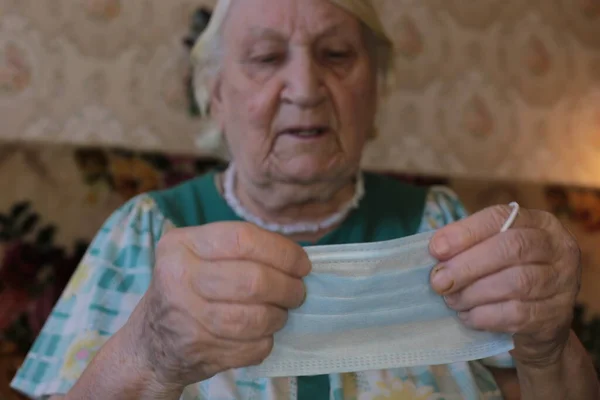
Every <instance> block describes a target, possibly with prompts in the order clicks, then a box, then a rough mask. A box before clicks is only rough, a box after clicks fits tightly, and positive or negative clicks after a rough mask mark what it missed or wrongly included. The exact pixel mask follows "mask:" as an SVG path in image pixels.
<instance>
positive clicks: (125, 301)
mask: <svg viewBox="0 0 600 400" xmlns="http://www.w3.org/2000/svg"><path fill="white" fill-rule="evenodd" d="M464 215H465V211H464V209H463V208H462V206H461V204H460V203H459V201H458V200H457V198H456V196H455V195H454V194H453V193H452V192H451V191H449V190H447V189H444V188H440V187H436V188H435V189H431V190H430V192H429V195H428V198H427V203H426V207H425V212H424V215H423V218H422V221H421V226H420V229H419V230H420V231H428V230H432V229H436V228H439V227H441V226H443V225H445V224H447V223H449V222H451V221H454V220H456V219H459V218H462V217H463V216H464ZM172 227H173V224H172V223H171V221H169V220H168V219H167V218H166V217H165V216H164V214H163V212H161V210H160V209H159V208H158V206H157V205H156V204H155V203H154V201H153V200H152V198H150V197H149V196H147V195H140V196H137V197H135V198H134V199H132V200H131V201H129V202H128V203H127V204H126V205H124V206H122V207H121V208H120V209H119V210H117V211H116V212H115V213H114V214H113V215H112V216H111V217H110V218H109V219H108V220H107V222H106V223H105V224H104V226H103V227H102V228H101V229H100V231H99V233H98V235H97V236H96V238H95V239H94V241H93V242H92V244H91V246H90V248H89V249H88V251H87V253H86V255H85V257H84V258H83V260H82V262H81V264H80V266H79V267H78V269H77V272H76V273H75V275H74V276H73V278H72V279H71V280H70V282H69V284H68V286H67V289H66V290H65V291H64V293H63V294H62V296H61V298H60V300H59V302H58V304H57V306H56V307H55V308H54V310H53V311H52V314H51V315H50V318H49V319H48V321H47V323H46V325H45V327H44V329H43V330H42V332H41V334H40V335H39V337H38V339H37V340H36V342H35V344H34V346H33V348H32V349H31V351H30V352H29V354H28V356H27V358H26V359H25V362H24V363H23V365H22V367H21V368H20V370H19V372H18V374H17V376H16V377H15V379H14V381H13V383H12V385H13V387H14V388H15V389H17V390H19V391H21V392H23V393H26V394H27V395H28V396H31V397H40V396H46V395H51V394H60V393H66V392H67V391H68V390H69V389H70V387H71V386H72V385H73V384H74V382H75V381H76V380H77V378H78V377H79V376H80V375H81V373H82V372H83V370H84V369H85V367H86V366H87V365H88V363H89V362H90V360H91V359H92V357H93V356H94V354H95V353H96V352H97V351H98V349H99V348H100V347H101V346H102V344H103V343H104V342H105V341H106V340H107V339H108V338H109V337H110V335H112V334H114V333H115V332H116V331H117V330H118V329H119V328H120V327H121V326H122V325H123V324H124V323H125V321H126V320H127V318H128V317H129V315H130V313H131V312H132V311H133V308H134V307H135V306H136V304H137V303H138V301H139V300H140V298H141V296H142V295H143V294H144V292H145V291H146V289H147V288H148V285H149V283H150V279H151V275H152V270H151V266H152V265H153V257H154V247H155V245H156V243H157V241H158V239H159V238H160V237H161V236H162V234H163V233H164V232H166V231H167V230H168V229H171V228H172ZM484 365H494V366H499V367H511V366H512V360H511V358H510V356H508V355H505V356H501V357H494V358H490V359H486V360H481V361H480V362H473V363H456V364H449V365H444V366H431V367H420V368H398V369H393V370H386V371H372V372H359V373H349V374H332V375H330V377H329V379H330V387H331V396H330V397H331V399H333V400H422V399H425V400H454V399H465V400H471V399H472V400H476V399H481V398H485V399H489V400H494V399H501V398H502V397H501V395H500V393H499V391H498V389H497V387H496V385H495V382H494V379H493V377H492V376H491V374H490V373H489V372H488V371H487V369H486V368H485V367H484ZM296 385H297V382H296V380H295V379H294V378H276V379H250V378H249V377H247V376H246V375H245V370H244V369H238V370H231V371H227V372H224V373H221V374H219V375H217V376H215V377H213V378H211V379H209V380H207V381H204V382H202V383H199V384H196V385H192V386H190V387H188V388H187V389H186V391H185V392H184V394H183V395H182V400H200V399H202V400H204V399H210V400H214V399H222V400H234V399H264V400H283V399H289V400H296V393H297V386H296Z"/></svg>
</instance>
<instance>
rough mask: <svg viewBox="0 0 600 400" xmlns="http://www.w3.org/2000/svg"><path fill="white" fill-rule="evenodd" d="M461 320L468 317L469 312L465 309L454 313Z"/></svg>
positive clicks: (465, 319)
mask: <svg viewBox="0 0 600 400" xmlns="http://www.w3.org/2000/svg"><path fill="white" fill-rule="evenodd" d="M456 315H457V316H458V318H459V319H460V320H461V321H467V319H468V318H469V313H468V312H466V311H461V312H459V313H457V314H456Z"/></svg>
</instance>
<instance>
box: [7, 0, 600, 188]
mask: <svg viewBox="0 0 600 400" xmlns="http://www.w3.org/2000/svg"><path fill="white" fill-rule="evenodd" d="M273 1H276V0H273ZM374 1H375V2H376V4H377V6H378V7H379V9H380V10H381V13H382V15H383V16H384V23H385V25H386V26H387V28H388V31H389V32H390V33H391V35H392V37H393V38H394V40H395V42H396V45H397V49H398V51H397V56H396V68H397V75H398V78H397V82H396V86H395V88H394V90H393V91H392V92H391V93H390V94H389V96H388V97H387V98H386V99H385V101H384V105H383V106H382V107H383V108H382V109H383V111H384V112H383V113H382V117H381V130H380V131H381V132H380V137H379V138H378V139H377V141H376V142H374V143H373V144H372V145H371V146H370V148H369V150H368V152H367V154H366V157H365V164H366V166H368V167H370V168H385V169H395V170H401V171H407V172H419V173H425V174H438V175H439V174H442V175H452V176H456V177H466V178H486V179H490V178H493V179H513V180H514V179H522V180H530V181H539V182H557V183H569V184H576V185H582V186H599V185H600V0H477V1H473V0H374ZM205 3H207V4H211V3H212V2H211V1H210V0H205V1H201V0H168V1H165V0H135V1H125V0H0V121H1V122H0V138H1V139H4V140H11V141H15V140H19V141H34V142H40V141H41V142H65V143H70V144H85V145H90V144H93V145H97V144H103V145H111V146H113V145H115V146H125V147H131V148H137V149H162V150H167V151H172V152H176V153H188V152H190V149H194V146H195V138H196V137H198V135H201V133H202V131H203V121H200V120H194V119H191V118H190V117H189V116H188V114H187V105H186V92H185V87H184V86H183V77H184V76H185V74H186V73H187V68H188V64H187V55H186V51H185V49H184V48H183V46H181V39H182V37H183V36H184V34H185V33H186V32H187V28H188V25H189V18H190V15H191V13H192V12H193V10H194V9H195V7H197V6H198V5H200V4H205ZM194 151H195V152H197V153H201V152H202V149H199V148H197V147H196V148H195V150H194Z"/></svg>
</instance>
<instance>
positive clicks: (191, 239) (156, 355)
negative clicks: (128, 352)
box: [128, 223, 311, 390]
mask: <svg viewBox="0 0 600 400" xmlns="http://www.w3.org/2000/svg"><path fill="white" fill-rule="evenodd" d="M310 268H311V266H310V262H309V260H308V257H307V255H306V253H305V252H304V250H303V249H302V248H301V247H300V246H298V245H296V244H295V243H293V242H291V241H289V240H287V239H285V238H284V237H282V236H280V235H276V234H273V233H270V232H266V231H264V230H261V229H259V228H257V227H255V226H253V225H250V224H246V223H218V224H211V225H206V226H201V227H195V228H186V229H176V230H173V231H170V232H169V233H167V234H166V235H165V237H164V238H163V239H162V240H161V241H160V243H159V245H158V249H157V251H156V263H155V271H154V276H153V280H152V283H151V285H150V288H149V289H148V291H147V293H146V294H145V295H144V297H143V299H142V301H141V302H140V304H139V305H138V307H137V309H136V310H135V311H134V313H133V316H132V318H131V319H130V320H129V322H128V324H130V325H131V326H130V327H129V329H130V332H133V333H134V335H137V337H138V338H139V345H140V346H141V349H140V350H139V352H140V353H141V354H142V355H143V359H145V360H146V362H147V364H148V365H149V366H151V367H152V368H153V369H154V371H155V375H156V379H157V380H158V381H159V383H160V384H161V385H163V386H167V387H174V388H176V389H178V390H182V389H183V388H184V387H185V386H187V385H189V384H192V383H195V382H199V381H203V380H205V379H208V378H210V377H212V376H213V375H215V374H217V373H219V372H222V371H225V370H228V369H232V368H241V367H246V366H250V365H255V364H259V363H261V362H262V361H263V360H264V359H265V358H266V357H267V356H268V355H269V353H270V351H271V348H272V345H273V334H274V333H275V332H277V331H278V330H280V329H281V328H282V327H283V326H284V324H285V322H286V319H287V310H288V309H293V308H296V307H298V306H300V305H301V304H302V302H303V301H304V297H305V288H304V284H303V282H302V280H301V278H302V277H304V276H305V275H307V274H308V273H309V271H310Z"/></svg>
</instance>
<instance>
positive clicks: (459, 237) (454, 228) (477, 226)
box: [429, 206, 553, 260]
mask: <svg viewBox="0 0 600 400" xmlns="http://www.w3.org/2000/svg"><path fill="white" fill-rule="evenodd" d="M511 212H512V208H511V207H510V206H494V207H489V208H486V209H484V210H482V211H480V212H478V213H475V214H473V215H472V216H470V217H467V218H465V219H462V220H460V221H457V222H454V223H452V224H449V225H446V226H445V227H443V228H441V229H439V230H438V231H437V232H436V233H435V234H434V236H433V238H432V239H431V242H430V246H429V249H430V252H431V254H432V256H433V257H435V258H437V259H438V260H448V259H449V258H451V257H453V256H455V255H456V254H458V253H461V252H463V251H465V250H466V249H468V248H470V247H472V246H474V245H475V244H477V243H480V242H483V241H484V240H486V239H488V238H490V237H492V236H494V235H497V234H498V233H500V229H501V228H502V225H503V224H504V223H505V222H506V220H507V219H508V217H509V216H510V213H511ZM552 221H553V220H552V215H551V214H549V213H547V212H544V211H537V210H526V209H520V210H519V215H518V216H517V218H516V220H515V221H514V223H513V225H512V227H513V228H537V229H543V228H545V227H548V226H550V225H551V224H553V222H552Z"/></svg>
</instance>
